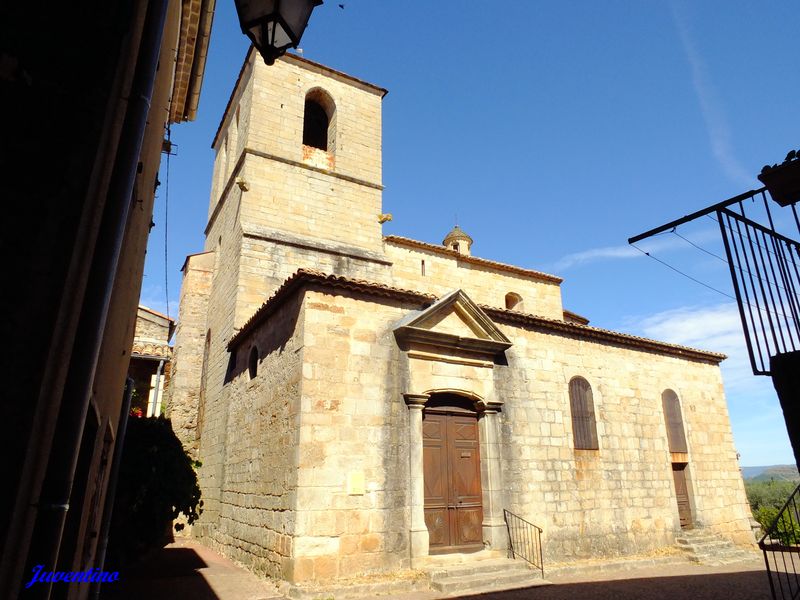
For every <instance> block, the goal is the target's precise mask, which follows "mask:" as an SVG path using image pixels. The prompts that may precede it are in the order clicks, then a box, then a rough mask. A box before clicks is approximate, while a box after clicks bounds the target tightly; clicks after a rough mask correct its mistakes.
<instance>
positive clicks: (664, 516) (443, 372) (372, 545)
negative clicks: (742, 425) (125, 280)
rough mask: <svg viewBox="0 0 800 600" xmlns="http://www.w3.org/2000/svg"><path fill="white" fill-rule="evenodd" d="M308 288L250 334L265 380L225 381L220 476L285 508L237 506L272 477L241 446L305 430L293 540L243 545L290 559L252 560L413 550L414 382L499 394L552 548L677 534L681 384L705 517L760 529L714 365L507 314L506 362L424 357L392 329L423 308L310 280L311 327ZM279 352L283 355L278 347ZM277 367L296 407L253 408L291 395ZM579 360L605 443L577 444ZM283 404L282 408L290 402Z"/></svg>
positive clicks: (649, 543)
mask: <svg viewBox="0 0 800 600" xmlns="http://www.w3.org/2000/svg"><path fill="white" fill-rule="evenodd" d="M298 302H299V300H297V299H295V300H293V301H292V302H291V303H290V305H286V306H285V308H281V309H279V312H278V313H276V314H275V315H274V316H273V317H271V318H270V319H269V320H268V321H267V322H265V323H264V324H262V325H261V327H260V328H258V329H257V333H254V334H251V338H248V339H247V340H244V341H242V342H241V344H240V349H239V351H238V352H237V365H238V366H237V371H241V370H242V369H244V367H243V366H242V365H243V364H244V363H246V355H247V352H248V348H249V347H250V345H251V343H252V340H256V343H257V344H258V345H259V347H261V346H262V344H266V346H267V347H269V348H273V349H274V350H273V352H272V354H271V355H270V356H269V357H268V358H267V359H265V360H264V361H263V362H262V364H261V365H260V367H259V376H258V379H257V381H258V383H253V382H248V381H247V374H246V373H242V374H240V375H238V376H237V378H236V379H235V380H234V383H232V384H231V385H230V400H229V402H230V407H231V417H230V419H232V420H231V421H230V422H229V426H228V432H229V442H228V446H229V450H228V458H227V459H226V460H227V462H226V469H227V471H226V480H225V481H226V490H229V491H230V494H229V495H230V497H231V498H236V499H237V501H238V502H239V505H240V506H239V507H238V509H237V510H239V511H240V512H241V514H248V515H249V516H248V519H250V520H251V521H252V522H259V523H264V522H267V521H269V522H270V524H269V525H268V526H266V527H267V529H268V530H270V531H271V530H272V529H274V528H275V527H276V525H275V521H274V520H273V519H275V518H276V515H275V513H274V511H272V509H265V512H264V514H263V515H262V516H261V517H256V516H255V513H252V512H248V510H245V508H242V507H258V506H259V505H258V502H257V501H256V500H253V499H251V498H248V497H247V496H245V495H241V494H240V492H239V489H245V490H252V489H258V488H259V487H260V486H262V485H267V486H269V485H272V484H271V478H272V477H273V475H270V476H266V477H265V476H264V475H262V474H261V473H260V471H259V470H258V469H257V468H253V469H251V470H250V471H246V470H243V468H242V467H240V466H237V464H238V463H237V462H236V460H235V459H233V458H232V457H231V452H233V453H234V455H236V454H239V455H242V454H243V455H247V456H249V457H250V459H251V460H256V457H259V458H258V460H260V457H261V455H262V453H263V452H264V449H263V446H264V444H263V442H261V441H260V440H263V439H264V437H265V436H270V435H271V434H270V433H267V432H268V431H271V432H273V433H272V435H276V436H278V437H279V438H280V439H284V438H285V436H286V435H288V432H287V430H286V427H287V425H288V426H289V427H290V428H291V427H295V429H294V431H295V432H296V435H297V437H296V439H295V443H296V447H295V452H296V454H295V455H293V456H294V457H295V459H296V460H297V463H296V464H294V463H291V461H290V460H289V459H288V458H286V457H283V458H280V459H278V458H275V459H274V460H273V465H274V466H276V467H279V470H280V468H283V467H284V466H287V465H291V467H292V468H295V467H296V469H297V470H296V486H297V487H296V496H294V500H296V505H295V506H294V507H293V508H294V510H293V511H291V512H290V513H286V514H285V515H284V516H283V517H280V518H282V519H283V520H284V521H283V525H282V526H281V527H282V528H283V529H282V531H286V532H290V533H287V534H288V535H290V537H291V540H290V541H284V538H281V537H280V536H273V534H271V533H267V534H264V535H262V534H261V533H259V531H258V530H256V529H249V530H248V535H249V536H250V537H249V538H247V539H246V540H244V541H245V542H246V544H248V546H247V547H250V548H252V547H254V546H253V545H255V546H259V545H260V546H259V547H261V546H264V545H267V546H268V547H269V549H268V550H267V553H268V554H270V556H272V555H276V556H277V555H280V557H281V558H282V559H284V562H283V563H280V570H276V569H278V567H279V562H280V561H278V560H276V559H271V560H270V561H268V562H269V565H268V566H267V567H261V566H256V567H255V568H257V569H262V568H263V569H264V570H265V571H267V572H269V573H270V574H273V575H276V576H281V577H285V578H287V579H290V580H292V581H295V582H303V581H324V580H328V579H331V578H336V577H343V576H354V575H359V574H368V573H373V572H380V571H389V570H394V569H398V568H404V567H408V566H409V562H408V557H409V547H408V545H409V528H410V523H409V512H408V510H409V504H410V499H409V493H410V480H411V474H410V467H409V435H410V432H409V428H408V427H409V426H408V418H409V417H408V408H407V407H406V405H405V403H404V402H403V394H404V393H406V392H420V391H424V390H423V389H422V388H425V389H426V390H427V389H454V390H462V391H463V392H465V393H469V394H472V395H474V396H477V397H483V398H487V397H491V399H492V401H493V402H500V403H502V409H501V411H500V415H499V419H500V424H501V428H500V429H501V435H500V448H501V465H502V469H501V487H500V489H501V496H502V504H503V505H502V508H508V509H509V510H511V511H512V512H515V513H517V514H519V515H521V516H523V517H524V518H526V519H528V520H530V521H532V522H533V523H535V524H537V525H539V526H541V527H543V529H544V549H545V554H546V556H545V558H546V560H547V561H548V562H552V561H564V560H570V559H576V558H590V557H591V558H596V557H598V556H618V555H628V554H633V553H639V552H649V551H652V550H655V549H657V548H659V547H663V546H666V545H669V544H671V543H672V542H673V541H674V536H675V534H676V533H677V532H678V531H679V530H680V527H679V523H678V514H677V504H676V499H675V492H674V485H673V482H672V471H671V466H670V454H669V451H668V448H667V436H666V426H665V422H664V416H663V414H662V407H661V392H662V391H663V390H664V389H666V388H670V389H673V390H675V391H676V392H677V393H678V395H679V397H680V399H681V404H682V409H683V415H684V423H685V428H686V432H687V440H688V444H689V453H688V462H689V471H688V473H689V475H688V476H689V480H690V488H691V490H690V495H691V501H692V505H693V511H694V518H695V521H696V523H697V524H698V525H701V526H706V527H709V528H711V529H713V530H714V531H717V532H718V533H721V534H723V535H726V536H727V537H729V538H731V539H733V540H734V541H735V542H737V543H741V544H747V543H752V542H753V540H752V534H751V533H750V525H749V516H750V514H749V508H748V507H747V502H746V498H745V495H744V489H743V484H742V480H741V476H740V475H739V470H738V465H737V461H736V453H735V449H734V447H733V443H732V437H731V434H730V425H729V421H728V416H727V410H726V408H725V400H724V394H723V392H722V386H721V379H720V374H719V368H718V367H717V366H716V365H713V364H707V363H702V362H695V361H689V360H685V359H681V358H675V357H671V356H662V355H657V354H654V353H649V352H644V351H639V350H635V349H631V348H622V347H617V346H613V345H609V344H602V343H597V342H590V341H587V340H578V339H573V338H570V337H567V336H563V335H552V334H545V333H541V332H537V331H533V330H526V329H524V328H521V327H512V326H510V325H501V328H502V329H503V331H504V333H505V334H506V335H508V336H509V337H510V338H511V340H512V342H513V343H514V345H513V346H512V347H511V349H510V350H509V351H507V353H506V356H507V358H508V365H507V366H506V365H503V364H501V363H502V361H499V362H497V363H496V364H494V366H491V364H490V365H489V367H488V368H486V366H484V365H479V366H470V365H464V364H457V363H458V360H456V361H455V362H453V361H452V360H449V361H448V360H443V361H437V360H419V359H415V358H406V356H405V353H404V352H402V351H401V350H400V349H399V347H398V345H397V342H396V340H395V338H394V335H393V333H392V326H393V324H394V323H396V322H397V321H398V320H399V319H400V318H402V316H403V315H404V314H406V313H407V312H408V311H409V310H414V309H418V308H419V307H418V306H411V305H405V306H404V305H402V304H400V303H398V302H396V301H389V300H382V299H381V300H377V299H374V298H364V297H358V296H357V295H353V294H350V293H348V292H341V293H339V292H337V293H335V294H332V293H329V292H325V291H313V290H310V291H307V292H305V300H304V304H303V306H304V312H303V313H302V316H301V317H300V318H299V319H298V323H300V322H301V323H302V325H297V326H296V328H295V334H294V337H291V336H290V335H289V332H288V329H287V327H288V326H289V324H290V320H291V319H288V318H287V314H288V315H294V314H296V313H295V312H294V311H296V310H298V308H297V307H298ZM443 322H444V321H443ZM445 329H446V328H445ZM265 336H267V337H265ZM290 337H291V339H289V338H290ZM301 340H302V344H301V345H302V369H301V370H302V380H301V382H300V384H301V387H299V388H298V387H294V384H295V382H294V380H293V379H292V377H293V375H292V373H295V370H296V369H297V368H298V367H297V363H296V359H295V358H289V357H290V356H295V357H296V356H299V355H300V354H299V353H296V354H294V355H292V354H291V352H292V350H293V349H294V348H295V344H300V341H301ZM278 357H282V358H280V359H279V360H282V361H284V362H280V363H279V364H280V366H277V365H278V363H274V362H273V361H275V360H278ZM454 358H456V359H457V357H454ZM286 361H290V362H286ZM268 365H269V366H268ZM265 371H266V372H267V373H268V374H264V375H262V373H264V372H265ZM278 373H280V374H281V375H280V377H283V378H286V380H287V381H291V382H292V384H293V387H292V391H293V392H294V391H295V390H297V389H299V412H298V413H296V416H295V418H294V419H289V420H285V419H284V420H279V422H278V423H276V421H275V418H274V417H273V416H269V415H270V413H269V410H267V411H266V412H265V411H264V410H263V409H260V408H257V407H258V406H260V404H259V403H260V402H269V401H268V400H265V398H269V397H272V395H274V394H281V393H285V392H283V391H282V390H285V389H286V383H285V381H283V380H282V381H277V382H276V381H275V380H274V378H275V377H276V375H277V374H278ZM576 375H580V376H582V377H584V378H586V379H587V380H588V381H589V382H590V384H591V386H592V390H593V395H594V404H595V412H596V415H597V429H598V438H599V445H600V449H599V450H596V451H592V450H575V449H574V440H573V433H572V425H571V414H570V405H569V394H568V384H569V380H570V379H571V378H572V377H574V376H576ZM262 378H263V379H262ZM270 378H272V379H270ZM270 381H271V383H269V384H267V382H270ZM420 386H421V387H420ZM273 388H274V390H275V391H269V390H271V389H273ZM417 388H419V389H417ZM283 406H284V407H285V408H286V409H287V410H289V409H288V407H289V406H290V404H286V402H284V404H283ZM244 415H249V417H247V416H244ZM254 415H262V416H261V417H260V418H256V417H254ZM248 419H249V421H248ZM255 431H258V433H257V434H256V433H253V432H255ZM234 433H235V435H234ZM234 438H235V439H234ZM247 448H249V454H248V450H247ZM258 460H256V462H255V463H254V464H257V462H258ZM230 469H234V470H235V473H236V477H237V478H239V479H237V480H236V485H238V486H239V487H238V488H237V487H236V486H234V485H233V477H234V476H233V475H232V474H231V472H230ZM245 471H246V472H245ZM241 477H243V479H242V478H241ZM486 484H487V482H484V485H486ZM224 510H225V509H224V508H223V511H224ZM231 510H233V509H231ZM234 512H235V511H234ZM259 519H260V520H259ZM224 527H226V526H225V525H224V524H222V525H221V529H222V528H224ZM216 539H218V540H219V541H220V543H222V544H224V545H225V546H226V547H227V549H228V551H231V552H234V553H235V556H236V557H239V558H240V559H242V560H245V562H248V561H249V562H250V563H251V564H253V565H261V564H263V563H260V562H259V560H262V559H260V558H259V557H258V556H256V555H254V556H253V557H250V558H248V557H246V556H245V555H244V554H242V552H243V551H241V550H240V546H241V542H240V541H237V542H235V543H234V542H231V541H229V540H228V539H227V538H224V537H218V538H216ZM281 544H284V545H285V544H289V547H290V548H291V555H290V556H287V555H285V554H281V552H283V549H284V546H282V545H281ZM259 551H261V550H259ZM243 556H245V558H242V557H243Z"/></svg>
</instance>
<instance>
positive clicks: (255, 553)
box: [211, 297, 304, 578]
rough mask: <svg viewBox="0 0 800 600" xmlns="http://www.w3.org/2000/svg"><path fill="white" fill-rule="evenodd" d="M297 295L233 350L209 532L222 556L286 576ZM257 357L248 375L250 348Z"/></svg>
mask: <svg viewBox="0 0 800 600" xmlns="http://www.w3.org/2000/svg"><path fill="white" fill-rule="evenodd" d="M301 303H302V298H301V297H296V298H295V299H294V300H293V301H290V302H288V303H286V304H284V305H283V306H282V307H281V308H280V309H279V310H278V312H277V313H276V314H274V315H273V316H272V318H271V319H270V321H269V325H268V326H267V327H263V328H261V329H260V330H259V331H256V332H254V334H253V335H252V336H250V338H249V339H248V340H247V341H246V342H245V343H243V344H242V345H241V346H240V347H239V348H238V349H237V351H236V353H235V357H234V361H233V362H232V364H231V372H230V374H229V377H228V379H229V383H226V384H225V393H224V395H225V398H226V403H227V412H228V415H227V422H226V429H225V439H226V443H225V447H224V458H223V460H224V471H223V485H222V490H221V494H220V506H219V516H218V524H217V526H216V528H215V530H214V531H213V533H212V534H211V538H212V540H213V541H214V542H215V544H218V545H219V547H221V548H222V549H223V550H224V552H225V554H226V555H228V556H230V557H231V558H233V559H234V560H238V561H240V562H242V563H244V564H246V565H247V566H248V567H249V568H250V569H252V570H253V571H255V572H257V573H262V574H265V575H268V576H271V577H278V578H281V577H285V576H286V574H287V573H291V568H292V551H293V538H294V536H295V535H296V527H297V525H296V514H297V513H296V510H295V507H296V503H297V486H298V472H297V461H298V436H299V435H300V430H299V428H298V422H299V418H300V417H299V409H300V393H301V378H302V356H303V337H304V324H303V314H302V311H301V305H302V304H301ZM253 347H255V348H257V352H258V354H259V356H260V357H261V358H260V359H259V361H258V368H257V373H256V375H255V377H251V375H250V372H249V370H248V359H249V355H250V351H251V348H253Z"/></svg>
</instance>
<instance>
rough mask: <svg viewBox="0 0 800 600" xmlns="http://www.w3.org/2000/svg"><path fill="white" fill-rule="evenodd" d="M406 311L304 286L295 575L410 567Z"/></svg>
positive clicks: (316, 577) (326, 576)
mask: <svg viewBox="0 0 800 600" xmlns="http://www.w3.org/2000/svg"><path fill="white" fill-rule="evenodd" d="M406 310H408V309H407V308H406V309H404V308H403V307H402V306H401V305H399V304H398V303H397V302H395V301H388V300H387V301H385V302H384V301H376V302H365V301H364V300H363V299H358V298H355V297H352V296H350V295H346V294H345V295H338V294H337V295H333V294H330V293H326V292H323V291H308V292H306V318H305V338H304V343H305V346H304V351H303V395H302V401H301V419H300V437H299V449H298V451H299V456H300V462H299V467H300V471H299V479H298V483H299V489H298V520H297V528H296V532H295V533H296V536H297V537H296V540H295V546H294V552H295V564H294V571H293V573H292V577H293V580H295V581H307V580H318V581H321V580H325V579H330V578H332V577H345V576H355V575H359V574H364V573H371V572H379V571H386V570H394V569H399V568H403V567H406V568H407V567H408V566H409V552H408V530H409V514H408V509H407V506H408V497H409V496H408V494H409V488H408V480H409V474H408V470H409V467H408V409H407V408H406V406H405V403H404V402H403V398H402V391H403V387H404V383H403V381H404V379H405V377H406V374H405V373H404V372H403V370H402V369H401V368H400V361H399V357H400V354H401V352H400V350H399V348H398V347H397V343H396V342H395V339H394V335H393V333H392V330H391V323H392V322H393V321H394V320H396V319H398V318H399V317H400V316H402V315H403V314H404V313H405V312H406Z"/></svg>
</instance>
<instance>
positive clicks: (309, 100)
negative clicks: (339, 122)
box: [303, 88, 336, 154]
mask: <svg viewBox="0 0 800 600" xmlns="http://www.w3.org/2000/svg"><path fill="white" fill-rule="evenodd" d="M303 145H305V146H310V147H312V148H318V149H319V150H325V151H326V152H328V153H331V154H332V153H333V152H334V149H335V147H336V104H334V102H333V98H331V96H330V94H328V92H326V91H325V90H323V89H322V88H314V89H312V90H309V92H308V93H307V94H306V103H305V110H304V111H303Z"/></svg>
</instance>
